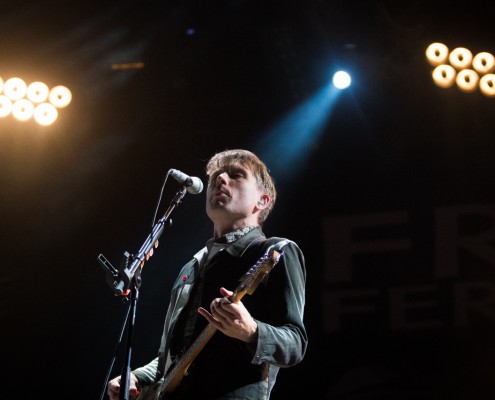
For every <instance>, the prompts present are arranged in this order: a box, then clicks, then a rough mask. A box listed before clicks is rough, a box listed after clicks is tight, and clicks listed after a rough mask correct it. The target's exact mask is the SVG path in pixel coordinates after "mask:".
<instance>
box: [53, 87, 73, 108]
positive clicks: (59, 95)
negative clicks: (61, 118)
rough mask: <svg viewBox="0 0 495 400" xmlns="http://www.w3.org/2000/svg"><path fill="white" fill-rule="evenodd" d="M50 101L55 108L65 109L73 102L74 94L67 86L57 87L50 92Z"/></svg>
mask: <svg viewBox="0 0 495 400" xmlns="http://www.w3.org/2000/svg"><path fill="white" fill-rule="evenodd" d="M48 99H49V101H50V103H52V104H53V105H54V106H55V107H57V108H64V107H67V106H68V105H69V103H70V102H71V100H72V93H71V92H70V90H69V89H67V88H66V87H65V86H55V87H54V88H52V89H51V90H50V94H49V95H48Z"/></svg>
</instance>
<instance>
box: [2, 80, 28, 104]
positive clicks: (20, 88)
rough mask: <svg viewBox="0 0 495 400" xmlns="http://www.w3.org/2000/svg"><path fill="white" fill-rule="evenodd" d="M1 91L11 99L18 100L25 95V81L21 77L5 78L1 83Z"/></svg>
mask: <svg viewBox="0 0 495 400" xmlns="http://www.w3.org/2000/svg"><path fill="white" fill-rule="evenodd" d="M3 92H4V93H5V96H7V97H8V98H9V99H10V100H12V101H16V100H20V99H22V98H23V97H24V96H25V95H26V92H27V85H26V82H24V81H23V80H22V79H21V78H10V79H7V80H6V81H5V83H4V85H3Z"/></svg>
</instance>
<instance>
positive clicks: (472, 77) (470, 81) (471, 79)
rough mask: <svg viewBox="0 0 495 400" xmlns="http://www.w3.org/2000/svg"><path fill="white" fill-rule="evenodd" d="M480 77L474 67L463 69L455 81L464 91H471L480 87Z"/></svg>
mask: <svg viewBox="0 0 495 400" xmlns="http://www.w3.org/2000/svg"><path fill="white" fill-rule="evenodd" d="M479 80H480V77H479V75H478V73H477V72H476V71H475V70H473V69H463V70H462V71H460V72H459V73H458V74H457V77H456V78H455V82H456V83H457V86H458V87H459V89H461V90H462V91H463V92H466V93H471V92H474V91H475V90H476V89H477V88H478V81H479Z"/></svg>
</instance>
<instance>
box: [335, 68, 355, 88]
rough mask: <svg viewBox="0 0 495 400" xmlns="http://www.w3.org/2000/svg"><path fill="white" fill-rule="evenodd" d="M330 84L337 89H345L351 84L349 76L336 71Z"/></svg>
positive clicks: (343, 72)
mask: <svg viewBox="0 0 495 400" xmlns="http://www.w3.org/2000/svg"><path fill="white" fill-rule="evenodd" d="M332 83H333V85H334V86H335V87H336V88H337V89H346V88H348V87H349V86H350V84H351V76H350V75H349V74H348V73H347V72H345V71H338V72H336V73H335V74H334V75H333V79H332Z"/></svg>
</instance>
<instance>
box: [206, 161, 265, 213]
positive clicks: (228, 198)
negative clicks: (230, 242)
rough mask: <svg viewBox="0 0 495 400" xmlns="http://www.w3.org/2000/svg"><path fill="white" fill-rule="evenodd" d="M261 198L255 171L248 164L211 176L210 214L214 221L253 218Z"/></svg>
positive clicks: (207, 208)
mask: <svg viewBox="0 0 495 400" xmlns="http://www.w3.org/2000/svg"><path fill="white" fill-rule="evenodd" d="M261 195H262V193H261V192H260V191H259V190H258V187H257V184H256V178H255V177H254V175H253V173H252V172H251V170H250V169H249V168H247V167H246V166H244V165H231V166H228V167H225V168H223V169H220V170H218V171H215V172H214V173H213V174H212V175H211V176H210V180H209V182H208V188H207V192H206V213H207V214H208V216H209V217H210V219H211V220H212V221H213V222H221V221H227V220H228V221H236V220H241V219H245V218H252V217H253V214H254V213H255V212H256V211H257V210H256V205H257V203H258V201H259V200H260V197H261ZM256 219H257V217H256Z"/></svg>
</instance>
